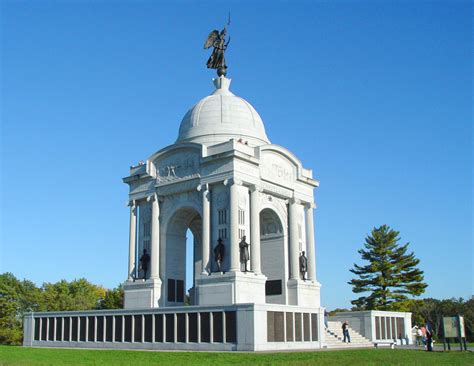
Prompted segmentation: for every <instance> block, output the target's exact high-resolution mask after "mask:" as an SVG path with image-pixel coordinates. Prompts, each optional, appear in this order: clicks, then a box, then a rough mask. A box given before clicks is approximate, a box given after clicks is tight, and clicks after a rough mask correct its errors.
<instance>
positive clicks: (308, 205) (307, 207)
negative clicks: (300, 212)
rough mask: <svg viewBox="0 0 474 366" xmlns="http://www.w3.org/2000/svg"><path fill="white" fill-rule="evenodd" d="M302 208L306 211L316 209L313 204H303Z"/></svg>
mask: <svg viewBox="0 0 474 366" xmlns="http://www.w3.org/2000/svg"><path fill="white" fill-rule="evenodd" d="M304 207H305V208H306V209H307V210H310V209H314V208H316V203H314V202H305V203H304Z"/></svg>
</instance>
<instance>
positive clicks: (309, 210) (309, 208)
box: [305, 203, 316, 281]
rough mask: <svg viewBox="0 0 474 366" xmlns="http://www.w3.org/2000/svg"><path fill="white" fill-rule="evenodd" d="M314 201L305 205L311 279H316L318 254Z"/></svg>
mask: <svg viewBox="0 0 474 366" xmlns="http://www.w3.org/2000/svg"><path fill="white" fill-rule="evenodd" d="M314 207H315V206H314V203H307V204H306V205H305V211H306V215H305V216H306V256H307V257H308V274H307V278H308V280H310V281H316V256H315V253H314V252H315V249H314V222H313V209H314Z"/></svg>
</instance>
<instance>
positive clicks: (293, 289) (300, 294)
mask: <svg viewBox="0 0 474 366" xmlns="http://www.w3.org/2000/svg"><path fill="white" fill-rule="evenodd" d="M287 288H288V304H289V305H298V306H307V307H316V308H319V307H320V304H321V301H320V289H321V284H320V283H319V282H317V281H311V280H306V281H304V280H300V279H296V280H295V279H293V280H288V282H287Z"/></svg>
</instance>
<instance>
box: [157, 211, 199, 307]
mask: <svg viewBox="0 0 474 366" xmlns="http://www.w3.org/2000/svg"><path fill="white" fill-rule="evenodd" d="M201 227H202V220H201V216H200V215H199V213H198V212H197V211H196V210H195V209H193V208H181V209H179V210H178V211H176V212H175V213H174V214H173V216H172V217H171V218H170V220H169V222H168V225H167V228H166V232H165V238H164V239H165V241H164V247H165V256H166V258H165V270H164V284H165V286H164V287H165V300H166V306H175V305H176V306H181V305H184V304H185V303H186V304H190V305H194V304H195V296H194V288H195V286H194V284H195V280H196V275H197V274H198V273H200V271H201V263H202V259H201V255H202V250H201ZM187 295H188V297H187Z"/></svg>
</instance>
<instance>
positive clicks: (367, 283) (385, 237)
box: [348, 225, 428, 310]
mask: <svg viewBox="0 0 474 366" xmlns="http://www.w3.org/2000/svg"><path fill="white" fill-rule="evenodd" d="M399 240H400V237H399V232H398V231H395V230H392V229H391V228H390V227H389V226H387V225H382V226H380V227H378V228H374V229H373V230H372V232H371V235H369V236H368V237H366V238H365V244H364V249H360V250H359V251H358V252H359V254H360V255H361V257H362V259H363V260H365V261H368V264H367V265H357V264H354V268H353V269H351V270H350V271H351V272H352V273H354V274H355V275H357V278H354V279H352V280H351V281H350V282H348V283H349V284H350V285H352V291H353V292H354V293H357V294H358V293H368V295H367V296H361V297H359V298H358V299H356V300H353V301H351V302H352V304H353V305H355V306H356V307H357V308H358V309H364V310H389V309H396V308H397V304H400V303H402V302H404V301H406V300H408V295H411V296H419V295H421V294H422V293H423V292H424V291H425V288H426V287H427V286H428V285H427V284H426V283H424V282H423V279H424V277H423V271H422V270H420V269H418V268H417V265H418V263H420V260H419V259H417V258H416V257H415V255H414V253H413V252H411V253H409V254H407V249H408V244H409V243H406V244H405V245H399V244H398V242H399Z"/></svg>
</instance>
